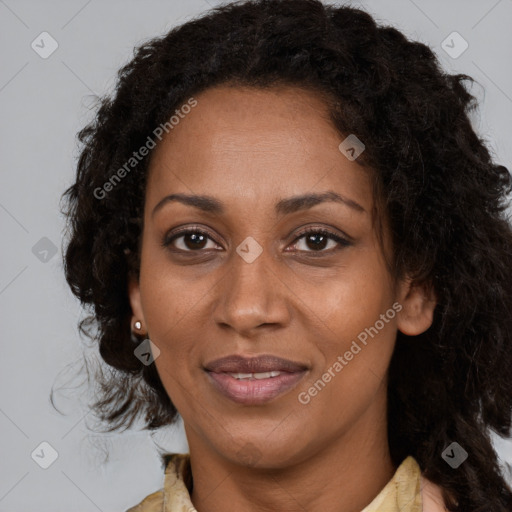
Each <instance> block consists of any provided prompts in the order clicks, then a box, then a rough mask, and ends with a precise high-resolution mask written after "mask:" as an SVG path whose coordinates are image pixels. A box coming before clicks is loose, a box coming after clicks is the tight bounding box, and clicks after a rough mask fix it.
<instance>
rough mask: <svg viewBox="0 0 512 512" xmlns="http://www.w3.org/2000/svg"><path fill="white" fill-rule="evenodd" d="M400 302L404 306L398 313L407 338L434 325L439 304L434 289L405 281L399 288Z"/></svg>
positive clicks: (398, 320) (401, 329) (401, 328)
mask: <svg viewBox="0 0 512 512" xmlns="http://www.w3.org/2000/svg"><path fill="white" fill-rule="evenodd" d="M398 302H399V303H400V304H401V305H402V309H401V310H400V311H399V312H398V313H397V327H398V330H399V331H400V332H402V333H404V334H406V335H407V336H417V335H418V334H421V333H423V332H425V331H426V330H427V329H428V328H429V327H430V326H431V325H432V321H433V319H434V309H435V307H436V304H437V298H436V296H435V293H434V290H433V288H432V287H429V286H428V285H427V284H424V285H417V284H414V283H413V282H412V280H411V279H409V278H407V279H404V280H403V281H402V282H401V283H400V286H399V293H398Z"/></svg>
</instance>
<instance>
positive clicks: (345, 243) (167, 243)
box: [162, 228, 352, 254]
mask: <svg viewBox="0 0 512 512" xmlns="http://www.w3.org/2000/svg"><path fill="white" fill-rule="evenodd" d="M190 234H199V235H203V236H206V237H207V238H209V239H210V240H212V241H213V242H215V243H216V244H217V242H216V241H215V240H214V239H213V238H212V237H211V236H210V235H209V234H208V233H207V232H206V231H203V230H201V229H197V228H186V229H183V230H181V231H178V232H177V233H174V234H173V235H172V236H170V237H166V238H165V239H164V241H163V243H162V246H163V247H165V248H167V247H168V246H170V245H171V244H172V242H174V241H175V240H176V239H178V238H180V237H182V236H186V235H190ZM310 234H315V235H323V236H326V237H327V238H328V239H330V240H334V241H335V242H337V243H338V244H339V245H340V246H341V247H338V248H335V249H330V250H327V251H326V250H324V249H321V250H318V251H313V250H311V251H299V252H308V253H312V254H331V253H334V252H336V251H338V250H340V249H341V248H343V247H348V246H349V245H352V244H351V242H349V241H348V240H347V239H346V238H343V237H341V236H339V235H337V234H335V233H333V232H332V231H329V230H327V229H325V228H307V229H305V230H304V231H302V232H301V233H299V234H298V235H297V237H296V238H295V239H294V240H293V242H292V245H295V244H296V243H297V242H298V241H299V240H301V239H302V238H304V237H306V236H307V235H310ZM217 245H219V244H217ZM177 251H178V252H181V253H193V252H197V253H200V252H203V251H204V249H197V250H191V249H189V250H186V251H185V250H183V249H177Z"/></svg>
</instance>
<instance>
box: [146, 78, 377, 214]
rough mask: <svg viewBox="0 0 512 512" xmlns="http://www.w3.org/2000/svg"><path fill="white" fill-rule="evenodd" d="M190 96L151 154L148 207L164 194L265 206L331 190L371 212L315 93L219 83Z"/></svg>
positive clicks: (354, 167)
mask: <svg viewBox="0 0 512 512" xmlns="http://www.w3.org/2000/svg"><path fill="white" fill-rule="evenodd" d="M195 99H196V101H197V105H196V106H195V107H194V108H193V109H191V111H190V112H189V113H188V114H186V115H185V114H184V115H182V116H180V117H181V118H180V120H179V123H178V124H177V125H175V126H174V127H173V128H172V130H170V131H169V133H168V134H166V135H165V136H164V138H163V139H162V141H161V142H160V143H158V145H157V147H156V148H155V149H154V150H153V155H152V158H151V162H150V168H149V179H148V190H147V196H148V197H147V199H148V203H155V202H157V201H158V198H159V197H160V196H162V195H165V194H166V193H171V192H183V193H196V194H210V195H212V194H213V195H216V196H218V197H219V199H221V200H223V201H231V200H235V199H236V198H240V197H241V196H243V198H244V199H245V200H258V201H261V200H265V201H267V200H268V201H271V200H272V199H273V198H276V197H284V196H289V195H295V194H302V193H305V192H313V191H315V192H318V191H322V190H327V189H330V190H338V191H339V192H340V193H341V194H344V195H352V196H354V197H353V199H354V200H356V201H357V202H360V204H362V203H364V204H363V206H364V207H365V208H366V207H370V202H371V197H370V196H369V186H370V184H369V179H368V175H367V172H366V171H365V169H363V168H362V167H361V166H359V165H358V164H357V163H356V162H354V161H349V160H348V159H347V158H346V157H345V156H344V155H343V154H342V153H341V152H340V151H339V149H338V146H339V144H340V142H342V140H343V139H344V136H342V135H340V134H339V133H338V132H337V130H336V129H335V127H334V125H333V124H332V122H331V121H330V119H329V113H328V110H327V105H326V104H325V103H324V102H323V101H322V99H321V97H320V95H319V94H315V93H314V92H313V91H309V90H304V89H299V88H295V87H288V86H282V87H272V88H269V89H257V88H248V87H244V88H241V87H236V88H235V87H229V86H219V87H215V88H211V89H208V90H206V91H204V92H203V93H201V94H199V95H197V96H196V97H195Z"/></svg>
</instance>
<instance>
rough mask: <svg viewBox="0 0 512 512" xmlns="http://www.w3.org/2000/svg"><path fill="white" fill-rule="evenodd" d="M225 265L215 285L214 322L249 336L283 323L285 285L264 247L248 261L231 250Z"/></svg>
mask: <svg viewBox="0 0 512 512" xmlns="http://www.w3.org/2000/svg"><path fill="white" fill-rule="evenodd" d="M229 265H230V267H229V269H228V272H227V274H226V275H225V276H224V278H223V279H222V280H221V282H220V283H219V284H218V287H217V293H218V301H217V304H216V307H215V311H214V320H215V322H216V324H217V325H219V326H220V327H222V328H224V329H228V328H230V329H232V330H233V331H236V332H237V333H239V334H240V335H242V336H244V337H249V338H251V337H254V336H255V335H257V333H258V332H261V329H262V328H267V329H268V328H271V329H275V328H279V327H283V326H285V325H287V324H288V323H289V320H290V312H289V308H288V301H287V297H286V290H287V288H286V286H284V284H283V283H282V281H281V279H280V278H279V277H277V269H276V268H273V267H274V265H273V264H272V262H271V258H270V257H269V255H268V254H267V253H266V252H265V250H263V252H262V253H261V254H260V255H259V256H258V258H256V259H255V260H254V261H252V262H251V263H248V262H247V261H245V260H244V259H243V258H242V257H240V256H239V255H238V254H237V253H233V255H232V257H231V258H230V262H229Z"/></svg>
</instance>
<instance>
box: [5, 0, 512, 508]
mask: <svg viewBox="0 0 512 512" xmlns="http://www.w3.org/2000/svg"><path fill="white" fill-rule="evenodd" d="M218 3H219V2H214V0H208V1H206V0H173V1H169V0H167V1H157V0H151V1H142V0H139V1H133V0H132V1H115V0H110V1H100V0H90V1H86V0H73V1H64V0H53V1H49V0H47V1H28V0H0V44H1V50H0V51H1V55H2V66H1V70H0V108H1V112H2V116H1V122H0V141H1V142H0V144H1V152H0V159H1V165H0V169H1V187H0V224H1V230H2V231H1V232H2V240H3V243H2V251H1V258H2V259H1V265H0V311H1V324H0V332H1V335H2V358H1V360H0V365H1V368H0V386H1V387H0V389H1V398H0V432H1V433H2V435H1V436H0V450H1V452H0V454H1V455H0V460H1V462H0V464H1V468H0V512H1V511H4V512H5V511H9V512H17V511H20V512H21V511H23V512H27V511H32V510H33V511H35V510H38V511H40V512H46V511H52V512H59V511H68V510H70V508H71V507H72V509H73V510H74V511H76V512H81V511H83V512H88V511H97V510H100V511H103V512H108V511H122V510H125V509H126V508H128V507H129V506H133V505H135V504H136V503H138V501H139V500H140V499H142V498H143V497H145V496H146V495H147V494H149V493H150V492H153V491H155V490H157V489H158V488H160V487H161V485H162V473H161V468H160V463H159V459H158V457H157V452H156V450H155V448H154V445H153V442H152V439H151V436H150V435H149V434H148V433H144V432H138V431H137V430H136V429H135V430H132V431H130V432H124V433H121V434H119V433H117V434H109V435H107V434H96V433H94V432H92V431H90V430H88V428H87V425H91V423H90V422H89V423H88V418H89V417H90V415H89V416H88V409H87V406H86V398H84V397H85V395H84V394H83V392H82V391H83V389H82V388H80V387H79V388H77V389H64V390H62V391H61V392H60V394H59V395H58V396H57V405H58V406H59V408H60V409H61V410H62V412H63V413H64V415H60V414H59V413H57V412H56V411H55V410H54V409H53V408H52V407H51V405H50V403H49V399H48V397H49V392H50V389H51V387H52V385H55V387H57V388H58V386H59V385H62V386H68V387H69V384H68V382H69V378H70V377H72V376H73V375H74V374H76V373H77V371H78V369H79V366H80V362H81V354H82V350H83V348H85V347H84V342H83V340H81V339H80V338H79V336H78V334H77V329H76V324H77V321H78V319H79V318H80V317H81V311H80V307H79V304H78V302H77V301H76V300H75V299H74V297H73V296H72V295H71V292H70V291H69V290H68V288H67V285H66V283H65V280H64V277H63V269H62V263H61V259H60V251H61V244H62V237H63V234H64V232H63V228H64V220H63V218H62V216H61V215H60V213H59V210H58V201H59V198H60V195H61V193H62V192H63V191H64V189H65V188H66V187H67V186H68V185H69V184H71V182H72V180H73V177H74V166H75V163H76V156H77V143H76V139H75V135H76V132H77V131H78V130H79V129H80V128H81V127H83V126H84V125H85V124H86V122H87V121H88V120H89V119H91V116H92V110H91V107H92V106H93V105H94V97H95V96H96V95H103V94H105V93H107V92H110V91H111V90H112V87H113V85H114V83H115V74H116V71H117V70H118V69H119V67H120V66H121V65H122V64H124V63H126V62H127V61H128V60H129V59H130V58H131V56H132V49H133V47H134V46H135V45H138V44H140V43H141V42H143V41H144V40H146V39H149V38H151V37H153V36H157V35H160V34H163V33H164V32H165V31H167V30H168V29H169V28H171V27H172V26H174V25H177V24H180V23H182V22H184V21H186V20H188V19H190V18H191V17H193V16H195V15H197V14H199V13H201V12H203V11H205V10H207V9H208V8H209V6H214V5H216V4H218ZM352 5H354V6H362V7H363V8H365V9H367V10H369V11H370V12H371V13H372V14H373V15H375V16H376V17H377V19H378V20H380V21H384V22H386V23H388V24H391V25H394V26H396V27H397V28H399V29H401V30H402V31H404V32H405V33H406V35H408V36H409V37H412V38H414V39H417V40H420V41H422V42H425V43H427V44H429V45H430V46H431V47H432V48H434V49H435V51H436V53H437V54H438V55H439V57H440V60H441V63H442V65H443V66H444V67H445V69H447V70H450V71H452V72H464V73H467V74H469V75H470V76H473V77H474V78H475V79H476V80H477V81H478V82H479V84H480V85H476V86H475V87H474V89H473V92H474V93H475V94H476V95H477V97H478V98H479V100H480V101H481V108H480V110H479V111H478V113H477V114H476V115H474V116H473V121H474V126H475V129H476V130H477V131H478V133H479V134H480V135H481V136H483V137H484V138H485V139H486V140H487V141H488V143H489V145H490V148H491V150H492V152H493V154H494V155H495V157H496V160H497V161H498V162H500V163H502V164H504V165H506V166H507V167H509V168H512V148H511V144H510V142H511V131H512V128H511V119H512V70H511V65H510V63H511V62H512V59H511V53H512V50H511V49H512V31H511V30H510V26H511V21H512V0H473V1H467V0H457V1H450V2H447V1H446V0H445V1H441V0H436V1H421V0H414V1H413V0H393V1H391V0H389V1H382V0H381V1H380V2H379V1H377V0H374V1H362V2H352ZM44 31H46V32H48V33H49V34H50V35H51V36H52V37H53V38H54V39H55V40H56V41H57V43H58V48H57V50H56V51H55V52H54V53H53V54H52V55H50V56H49V57H48V58H46V59H43V58H41V57H40V56H39V54H38V53H36V51H34V50H33V49H32V47H31V44H32V42H33V41H34V40H35V41H36V43H37V41H40V39H39V35H40V34H41V33H42V32H44ZM453 31H456V32H458V33H459V34H460V35H461V36H462V37H463V38H464V39H465V40H466V41H467V43H468V45H469V46H468V48H467V50H466V51H465V52H464V53H462V54H461V55H460V56H458V57H457V58H453V57H451V56H449V55H448V54H447V53H446V52H445V50H444V49H443V47H442V41H443V40H445V39H446V38H447V36H449V34H451V33H452V32H453ZM448 41H450V39H448ZM449 44H450V45H452V46H454V49H453V50H452V52H453V51H457V50H460V49H461V48H462V47H461V46H460V44H461V42H460V41H457V40H455V41H454V43H453V44H452V43H449ZM45 47H46V48H48V47H49V45H48V44H46V45H45ZM34 247H35V248H34ZM52 248H53V250H54V251H55V250H56V253H55V254H53V253H52ZM45 250H46V251H49V252H46V253H45V252H44V251H45ZM45 260H47V261H45ZM82 380H83V378H82ZM78 383H79V381H78ZM76 384H77V383H76V382H75V385H76ZM84 389H86V388H84ZM81 397H82V398H81ZM154 440H155V441H156V442H157V443H159V444H160V445H161V446H163V447H165V448H166V449H167V450H173V451H187V445H186V440H185V437H184V434H183V430H182V426H181V425H178V426H177V427H172V428H168V429H165V430H163V431H162V432H159V433H158V434H156V435H155V436H154ZM43 441H46V442H48V443H50V445H51V446H52V447H53V448H54V449H55V450H56V451H57V453H58V457H57V459H56V460H55V462H54V463H53V464H52V465H51V466H50V467H49V468H48V469H42V468H41V467H39V466H38V465H37V464H36V463H35V462H34V460H33V459H32V458H31V453H32V452H33V451H34V449H36V448H37V447H38V446H39V445H40V443H41V442H43ZM461 444H463V443H461ZM511 446H512V445H511V444H510V442H503V441H501V440H498V441H497V447H498V451H499V453H500V455H501V457H502V459H503V461H508V462H512V448H511ZM48 453H49V452H48V450H46V452H45V457H46V456H47V455H48ZM107 454H108V461H106V462H105V457H106V455H107Z"/></svg>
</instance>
